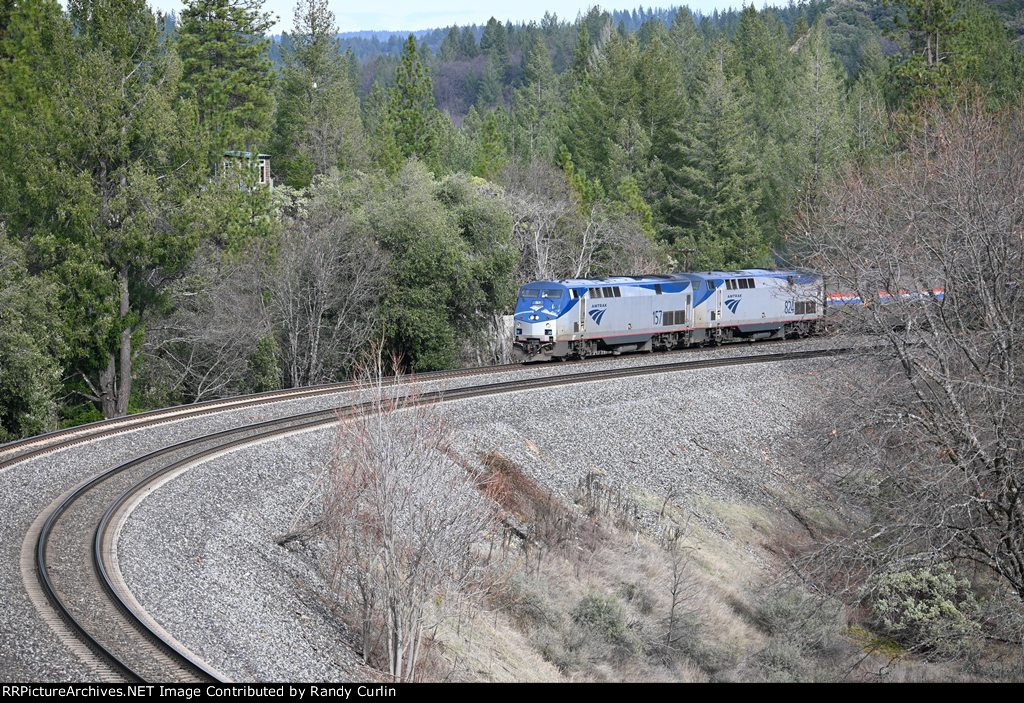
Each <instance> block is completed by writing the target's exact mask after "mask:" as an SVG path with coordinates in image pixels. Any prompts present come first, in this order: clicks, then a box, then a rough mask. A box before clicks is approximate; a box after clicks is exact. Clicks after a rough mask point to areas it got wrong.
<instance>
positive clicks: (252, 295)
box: [143, 251, 272, 402]
mask: <svg viewBox="0 0 1024 703" xmlns="http://www.w3.org/2000/svg"><path fill="white" fill-rule="evenodd" d="M259 269H260V264H259V260H258V255H257V254H254V253H249V254H246V255H242V256H237V257H224V256H223V255H222V254H221V253H220V252H217V251H207V252H205V253H203V254H201V255H200V256H198V257H196V259H195V260H194V261H193V263H192V264H191V265H190V268H189V270H188V271H187V273H186V275H185V276H183V277H182V279H181V280H179V281H177V282H176V283H175V284H174V285H173V287H172V289H171V291H170V297H171V300H172V301H173V303H174V306H175V307H174V310H173V312H172V313H171V314H170V315H168V316H166V317H163V318H159V319H156V320H154V321H153V322H152V323H151V324H150V325H149V326H148V335H147V339H146V343H145V345H144V346H143V353H144V354H145V356H146V359H147V361H146V363H145V364H144V365H143V367H144V368H145V369H147V373H148V376H149V377H150V378H152V379H153V380H158V382H159V383H161V384H162V385H164V386H165V388H166V390H167V391H169V392H171V393H174V394H177V395H179V396H180V397H181V398H182V399H183V400H186V401H189V402H199V401H201V400H206V399H209V398H217V397H224V396H227V395H236V394H239V393H245V392H252V391H254V390H261V388H258V387H254V386H253V385H252V380H253V379H252V378H251V374H252V371H253V370H252V368H251V367H250V363H249V362H250V359H251V358H252V356H253V353H254V351H255V350H256V349H257V348H258V346H259V344H260V343H261V340H268V339H270V337H271V335H272V328H271V323H270V319H269V318H268V316H267V314H266V311H265V309H264V306H263V302H262V297H261V295H260V291H259V289H258V282H257V280H258V278H259V276H258V272H259Z"/></svg>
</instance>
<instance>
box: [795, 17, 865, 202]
mask: <svg viewBox="0 0 1024 703" xmlns="http://www.w3.org/2000/svg"><path fill="white" fill-rule="evenodd" d="M844 73H845V71H844V70H843V67H842V64H840V63H839V60H838V59H837V58H836V57H835V55H834V54H833V53H832V51H831V50H830V47H829V43H828V33H827V31H826V29H825V23H824V20H819V21H818V22H816V23H815V25H814V27H813V28H810V29H808V30H807V31H806V32H805V35H804V37H803V41H802V43H801V46H800V49H799V51H798V53H797V80H796V82H795V85H794V88H795V95H796V104H795V109H794V115H793V116H794V118H795V119H796V120H797V121H798V135H797V137H796V139H795V141H794V147H795V148H794V149H793V153H794V156H793V158H792V159H791V163H792V165H793V169H794V170H793V173H792V176H791V178H792V184H793V187H794V188H795V189H800V190H802V191H803V195H804V198H805V199H814V198H816V197H817V195H818V193H819V192H820V191H821V189H822V187H823V186H824V185H825V183H826V181H827V180H828V179H829V178H830V177H831V176H832V174H834V173H835V172H836V171H838V170H839V169H840V168H841V167H842V165H844V164H845V163H846V162H847V160H848V159H849V148H850V134H851V133H850V122H849V113H848V111H847V109H846V102H845V98H846V96H845V89H844V84H845V78H844ZM786 209H787V210H789V209H791V208H790V207H787V208H786Z"/></svg>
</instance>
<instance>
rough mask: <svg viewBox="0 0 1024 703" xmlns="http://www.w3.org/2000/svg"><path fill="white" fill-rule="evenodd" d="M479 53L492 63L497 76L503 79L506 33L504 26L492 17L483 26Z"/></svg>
mask: <svg viewBox="0 0 1024 703" xmlns="http://www.w3.org/2000/svg"><path fill="white" fill-rule="evenodd" d="M480 51H481V53H483V54H484V55H485V56H487V57H488V58H489V59H490V60H491V61H492V62H493V63H494V66H495V68H497V70H498V72H499V75H500V76H501V77H502V78H504V75H505V70H506V68H507V67H508V53H509V52H508V32H507V31H506V29H505V25H503V24H502V23H501V22H499V21H498V20H496V19H494V18H493V17H492V18H491V19H489V20H487V24H486V25H485V26H484V33H483V35H481V37H480Z"/></svg>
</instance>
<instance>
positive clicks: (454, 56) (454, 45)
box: [438, 24, 462, 63]
mask: <svg viewBox="0 0 1024 703" xmlns="http://www.w3.org/2000/svg"><path fill="white" fill-rule="evenodd" d="M459 48H460V46H459V28H458V27H457V26H456V25H454V24H453V25H452V26H451V27H450V28H449V29H448V33H447V34H445V35H444V41H442V42H441V50H440V52H438V56H439V58H440V59H441V60H442V61H444V62H445V63H448V62H450V61H456V60H458V59H460V58H462V57H461V56H460V55H459Z"/></svg>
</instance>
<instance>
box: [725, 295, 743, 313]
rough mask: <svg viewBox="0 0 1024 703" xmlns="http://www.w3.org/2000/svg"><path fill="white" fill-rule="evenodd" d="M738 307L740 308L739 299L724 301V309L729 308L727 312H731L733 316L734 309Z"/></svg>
mask: <svg viewBox="0 0 1024 703" xmlns="http://www.w3.org/2000/svg"><path fill="white" fill-rule="evenodd" d="M739 306H740V299H739V298H731V299H729V300H726V301H725V307H727V308H729V312H731V313H732V314H733V315H735V314H736V308H738V307H739Z"/></svg>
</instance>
